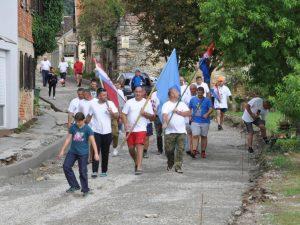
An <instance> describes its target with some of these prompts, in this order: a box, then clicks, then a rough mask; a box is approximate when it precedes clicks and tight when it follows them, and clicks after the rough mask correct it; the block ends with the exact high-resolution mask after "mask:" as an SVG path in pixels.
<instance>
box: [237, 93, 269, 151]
mask: <svg viewBox="0 0 300 225" xmlns="http://www.w3.org/2000/svg"><path fill="white" fill-rule="evenodd" d="M270 108H271V104H270V102H269V101H264V100H263V99H262V98H258V97H256V98H253V99H251V100H250V101H249V102H248V104H247V105H246V107H245V110H244V114H243V116H242V119H243V121H244V123H245V125H246V129H247V132H248V138H247V142H248V152H249V153H253V152H254V150H253V147H252V142H253V125H252V124H254V125H256V126H258V127H259V129H260V132H261V136H262V137H263V139H264V141H265V143H266V144H268V143H269V141H268V138H267V133H266V127H265V124H266V120H265V118H266V115H267V113H268V112H269V109H270Z"/></svg>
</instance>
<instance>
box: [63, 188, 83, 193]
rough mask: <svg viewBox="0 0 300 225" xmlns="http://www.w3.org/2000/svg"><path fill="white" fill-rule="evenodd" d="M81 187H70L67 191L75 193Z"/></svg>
mask: <svg viewBox="0 0 300 225" xmlns="http://www.w3.org/2000/svg"><path fill="white" fill-rule="evenodd" d="M79 189H80V188H79V187H70V188H69V189H68V190H66V192H67V193H74V192H75V191H78V190H79Z"/></svg>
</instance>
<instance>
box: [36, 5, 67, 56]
mask: <svg viewBox="0 0 300 225" xmlns="http://www.w3.org/2000/svg"><path fill="white" fill-rule="evenodd" d="M43 7H44V9H43V12H42V14H41V15H40V14H38V13H34V16H33V23H32V35H33V40H34V44H33V46H34V51H35V55H36V56H40V55H43V54H44V53H45V52H52V51H53V50H54V49H55V48H56V46H57V45H56V39H55V38H56V34H57V32H58V31H59V30H60V27H61V21H62V16H63V0H44V1H43Z"/></svg>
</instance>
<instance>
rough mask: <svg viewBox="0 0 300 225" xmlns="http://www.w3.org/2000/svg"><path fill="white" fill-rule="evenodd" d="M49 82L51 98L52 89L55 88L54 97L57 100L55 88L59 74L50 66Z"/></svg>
mask: <svg viewBox="0 0 300 225" xmlns="http://www.w3.org/2000/svg"><path fill="white" fill-rule="evenodd" d="M48 83H49V98H51V90H52V89H53V99H54V100H55V89H56V84H57V75H56V74H55V72H54V68H53V67H50V73H49V75H48Z"/></svg>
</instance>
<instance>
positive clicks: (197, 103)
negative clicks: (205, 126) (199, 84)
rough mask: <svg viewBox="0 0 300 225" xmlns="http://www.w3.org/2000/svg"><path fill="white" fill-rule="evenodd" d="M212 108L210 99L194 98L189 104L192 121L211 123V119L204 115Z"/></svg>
mask: <svg viewBox="0 0 300 225" xmlns="http://www.w3.org/2000/svg"><path fill="white" fill-rule="evenodd" d="M211 107H212V104H211V101H210V99H208V98H202V99H199V98H198V97H193V98H192V99H191V101H190V104H189V108H190V109H191V110H192V121H193V122H195V123H210V118H209V117H208V118H207V119H205V118H204V117H203V115H204V114H206V113H207V112H208V110H209V108H211Z"/></svg>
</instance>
